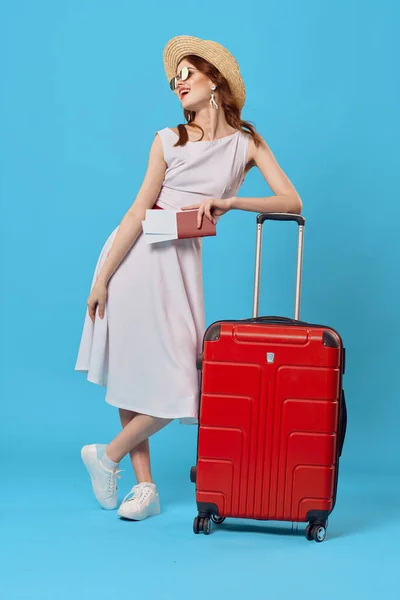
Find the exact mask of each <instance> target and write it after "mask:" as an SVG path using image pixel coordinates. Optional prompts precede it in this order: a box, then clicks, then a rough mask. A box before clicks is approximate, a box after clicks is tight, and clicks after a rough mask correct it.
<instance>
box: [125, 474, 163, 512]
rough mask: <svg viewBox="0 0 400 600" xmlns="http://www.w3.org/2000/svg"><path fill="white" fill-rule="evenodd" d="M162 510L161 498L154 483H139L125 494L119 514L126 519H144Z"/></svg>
mask: <svg viewBox="0 0 400 600" xmlns="http://www.w3.org/2000/svg"><path fill="white" fill-rule="evenodd" d="M160 512H161V511H160V498H159V497H158V494H157V490H156V486H155V485H154V483H139V485H135V486H134V487H133V488H132V489H131V491H130V492H129V494H127V495H126V496H125V498H124V499H123V501H122V503H121V506H120V507H119V509H118V513H117V514H118V516H119V517H123V518H124V519H131V520H132V521H143V519H146V518H147V517H154V516H156V515H159V514H160Z"/></svg>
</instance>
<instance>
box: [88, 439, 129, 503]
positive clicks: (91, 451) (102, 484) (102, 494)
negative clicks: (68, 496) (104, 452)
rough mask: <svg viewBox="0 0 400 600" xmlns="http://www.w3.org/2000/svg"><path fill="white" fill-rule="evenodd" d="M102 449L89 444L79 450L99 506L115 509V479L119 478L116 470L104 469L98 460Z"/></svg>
mask: <svg viewBox="0 0 400 600" xmlns="http://www.w3.org/2000/svg"><path fill="white" fill-rule="evenodd" d="M102 448H103V446H102V445H100V444H90V445H89V446H83V448H82V450H81V456H82V460H83V462H84V465H85V467H86V469H87V470H88V473H89V475H90V479H91V480H92V487H93V491H94V495H95V496H96V499H97V501H98V503H99V504H100V506H102V507H103V508H105V509H107V510H114V509H115V508H117V504H118V498H117V489H118V488H117V477H119V475H118V473H120V471H118V470H117V469H112V470H109V469H106V468H105V467H104V466H103V463H102V462H101V460H100V454H101V452H100V450H101V449H102Z"/></svg>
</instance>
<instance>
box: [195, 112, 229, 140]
mask: <svg viewBox="0 0 400 600" xmlns="http://www.w3.org/2000/svg"><path fill="white" fill-rule="evenodd" d="M192 124H195V125H199V126H200V127H201V128H202V130H203V131H204V137H203V138H202V139H203V140H204V141H206V140H216V139H218V138H221V137H225V136H227V135H230V134H231V133H234V132H235V129H234V128H233V127H231V126H230V125H229V123H228V122H227V120H226V117H225V112H224V110H223V108H221V107H220V108H218V109H216V108H213V107H211V106H210V107H206V108H203V109H201V110H199V111H198V112H196V117H195V119H194V121H193V123H189V126H190V125H192Z"/></svg>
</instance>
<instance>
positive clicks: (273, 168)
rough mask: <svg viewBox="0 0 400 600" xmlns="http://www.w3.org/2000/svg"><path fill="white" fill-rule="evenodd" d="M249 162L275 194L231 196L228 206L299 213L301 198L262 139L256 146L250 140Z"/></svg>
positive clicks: (260, 210)
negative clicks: (265, 195)
mask: <svg viewBox="0 0 400 600" xmlns="http://www.w3.org/2000/svg"><path fill="white" fill-rule="evenodd" d="M249 162H251V163H252V164H253V165H255V166H257V167H258V168H259V169H260V171H261V173H262V174H263V176H264V179H265V181H266V182H267V183H268V185H269V187H270V188H271V190H272V191H273V193H274V194H275V195H274V196H269V197H265V198H231V199H230V201H231V202H230V208H231V209H234V208H236V209H240V210H249V211H254V212H281V213H297V214H300V213H301V211H302V201H301V198H300V196H299V194H298V193H297V191H296V189H295V187H294V185H293V184H292V182H291V181H290V179H289V177H288V176H287V175H286V174H285V173H284V171H283V170H282V169H281V167H280V166H279V164H278V162H277V160H276V158H275V156H274V155H273V153H272V151H271V149H270V148H269V147H268V144H267V143H266V142H265V141H264V140H263V142H262V144H260V145H259V146H258V147H256V146H255V144H254V142H253V140H250V143H249Z"/></svg>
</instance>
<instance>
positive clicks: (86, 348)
mask: <svg viewBox="0 0 400 600" xmlns="http://www.w3.org/2000/svg"><path fill="white" fill-rule="evenodd" d="M164 66H165V70H166V74H167V78H168V80H169V82H170V86H171V89H172V90H173V91H174V93H175V94H176V96H177V97H178V99H179V100H180V102H181V104H182V108H183V110H184V116H185V119H186V121H187V123H186V124H185V125H179V126H178V127H177V128H176V129H175V128H165V129H162V130H160V131H158V132H157V134H156V136H155V139H154V141H153V144H152V147H151V150H150V157H149V162H148V168H147V172H146V175H145V178H144V181H143V183H142V186H141V188H140V190H139V193H138V195H137V197H136V199H135V202H134V203H133V205H132V206H131V208H130V209H129V210H128V212H127V213H126V215H125V216H124V218H123V220H122V222H121V224H120V226H119V227H118V228H117V230H115V231H114V232H113V233H112V234H111V236H110V238H109V239H108V241H107V242H106V244H105V246H104V248H103V251H102V253H101V255H100V258H99V261H98V264H97V267H96V271H95V275H94V279H93V284H92V289H91V293H90V296H89V299H88V313H87V316H86V320H85V324H84V329H83V334H82V340H81V345H80V349H79V355H78V360H77V364H76V370H80V371H86V372H87V373H88V380H89V381H92V382H94V383H97V384H99V385H103V386H105V387H106V388H107V393H106V401H107V402H108V403H110V404H112V405H114V406H116V407H118V408H119V414H120V419H121V424H122V431H121V432H120V433H119V434H118V435H117V436H116V437H115V438H114V439H113V440H112V441H111V442H110V443H109V444H108V445H107V446H105V445H100V444H92V445H89V446H84V447H83V449H82V459H83V461H84V464H85V466H86V468H87V470H88V472H89V475H90V477H91V480H92V486H93V491H94V494H95V496H96V498H97V500H98V502H99V503H100V505H101V506H102V507H103V508H106V509H115V508H116V507H117V486H116V478H117V476H118V464H119V462H120V460H121V459H122V458H123V457H124V456H125V455H126V454H128V453H129V454H130V458H131V461H132V466H133V469H134V472H135V475H136V479H137V482H138V483H137V485H135V486H134V487H133V488H132V490H131V492H130V493H129V494H128V495H127V496H126V497H125V499H124V500H123V502H122V504H121V506H120V507H119V510H118V515H119V516H121V517H123V518H127V519H132V520H142V519H145V518H146V517H148V516H150V515H157V514H159V512H160V503H159V498H158V494H157V490H156V486H155V484H154V481H153V478H152V474H151V467H150V451H149V441H148V440H149V437H150V436H151V435H153V434H154V433H156V432H157V431H159V430H160V429H162V428H163V427H165V426H166V425H167V424H168V423H170V422H171V420H173V419H180V420H181V422H193V421H195V420H196V417H197V408H198V373H197V370H196V356H197V355H198V354H199V353H200V352H201V348H202V339H203V334H204V331H205V321H204V306H203V291H202V274H201V238H195V239H183V240H175V241H171V242H164V243H161V244H160V243H159V244H152V245H147V244H145V243H144V239H143V237H144V236H143V235H141V233H142V221H143V220H144V218H145V213H146V209H150V208H153V207H154V206H157V208H161V209H164V210H168V209H174V210H193V209H197V210H198V226H201V222H202V219H203V218H206V219H210V220H211V221H212V222H214V223H215V222H216V220H217V218H218V217H220V216H222V215H223V214H225V213H226V212H228V211H229V210H234V209H239V210H246V211H254V212H291V213H300V212H301V208H302V203H301V200H300V198H299V195H298V194H297V192H296V190H295V188H294V187H293V185H292V183H291V182H290V181H289V179H288V177H287V176H286V175H285V173H284V172H283V171H282V169H281V168H280V167H279V165H278V163H277V161H276V160H275V158H274V156H273V154H272V152H271V150H270V149H269V147H268V146H267V144H266V142H265V141H264V140H263V139H262V138H261V136H260V135H258V134H257V133H256V131H255V129H254V127H253V126H252V125H250V124H249V123H247V122H245V121H242V120H241V117H240V114H241V110H242V107H243V105H244V101H245V88H244V84H243V80H242V77H241V74H240V70H239V66H238V64H237V62H236V60H235V59H234V58H233V56H232V55H231V54H230V53H229V52H228V51H227V50H226V49H225V48H224V47H223V46H221V45H220V44H217V43H216V42H211V41H204V40H201V39H199V38H194V37H190V36H178V37H175V38H173V39H172V40H170V41H169V42H168V44H167V45H166V47H165V50H164ZM253 166H257V167H258V168H259V169H260V171H261V173H262V174H263V175H264V177H265V179H266V181H267V182H268V184H269V186H270V188H271V190H272V191H273V193H274V194H275V195H274V196H272V197H268V198H238V197H237V196H236V194H237V192H238V190H239V188H240V185H241V184H242V182H243V179H244V176H245V174H246V173H247V172H248V171H249V170H250V169H251V168H252V167H253ZM199 200H200V202H199Z"/></svg>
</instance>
